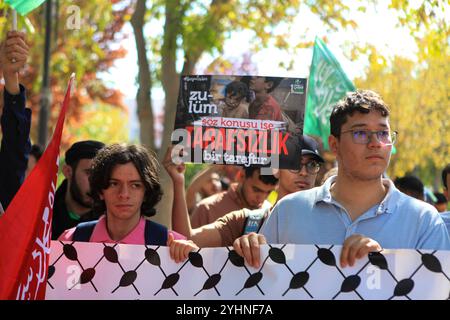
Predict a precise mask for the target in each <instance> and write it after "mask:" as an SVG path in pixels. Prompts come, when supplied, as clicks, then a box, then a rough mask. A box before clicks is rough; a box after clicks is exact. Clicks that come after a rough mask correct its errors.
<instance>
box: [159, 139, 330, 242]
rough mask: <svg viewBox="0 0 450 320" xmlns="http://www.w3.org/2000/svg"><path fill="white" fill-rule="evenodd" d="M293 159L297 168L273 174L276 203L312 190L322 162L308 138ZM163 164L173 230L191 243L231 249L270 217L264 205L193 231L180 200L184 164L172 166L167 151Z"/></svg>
mask: <svg viewBox="0 0 450 320" xmlns="http://www.w3.org/2000/svg"><path fill="white" fill-rule="evenodd" d="M297 145H298V143H297ZM297 150H298V151H300V149H297ZM297 156H300V157H301V162H300V167H299V168H298V169H295V170H289V169H280V170H279V171H278V173H277V174H276V175H277V176H278V177H279V185H278V189H277V191H278V197H277V200H280V199H282V198H283V197H284V196H286V195H288V194H291V193H294V192H298V191H303V190H308V189H311V188H313V187H314V183H315V181H316V177H317V173H318V172H319V170H320V165H321V163H323V162H324V160H323V158H322V157H321V156H320V154H319V151H318V144H317V142H316V141H315V140H314V139H313V138H311V137H308V136H303V144H302V149H301V155H298V153H297ZM297 162H298V160H297ZM164 165H165V168H166V170H167V172H168V173H169V175H170V176H171V178H172V181H173V185H174V194H175V196H174V198H175V200H174V206H173V210H172V225H173V228H174V230H175V231H177V232H180V233H182V234H184V235H185V236H187V238H188V239H190V240H192V241H194V243H195V244H196V245H198V246H199V247H225V246H231V245H233V242H234V240H235V239H237V238H238V237H240V236H241V235H242V234H248V233H250V232H257V231H258V230H259V229H260V227H261V225H262V223H263V222H264V220H265V219H266V218H267V217H268V216H269V215H270V211H271V209H272V208H271V207H267V206H266V207H264V208H260V209H255V210H249V209H240V210H236V211H231V212H229V213H227V214H225V215H224V216H222V217H220V218H218V219H217V220H216V221H214V222H212V223H209V224H206V225H203V226H201V227H199V228H195V229H193V228H192V227H191V224H190V221H189V216H188V213H187V207H186V204H185V203H186V201H185V200H184V199H185V197H184V193H185V192H184V170H185V168H184V164H179V165H175V164H174V163H173V162H172V160H171V159H170V152H169V153H168V154H167V155H166V160H165V162H164Z"/></svg>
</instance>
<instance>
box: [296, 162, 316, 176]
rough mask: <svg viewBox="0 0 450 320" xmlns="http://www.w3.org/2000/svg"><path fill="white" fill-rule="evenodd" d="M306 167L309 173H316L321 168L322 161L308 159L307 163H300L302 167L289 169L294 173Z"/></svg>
mask: <svg viewBox="0 0 450 320" xmlns="http://www.w3.org/2000/svg"><path fill="white" fill-rule="evenodd" d="M303 167H305V168H306V172H308V173H309V174H316V173H317V172H319V170H320V163H318V162H317V161H308V162H307V163H300V168H298V169H289V171H290V172H292V173H300V172H301V171H302V169H303Z"/></svg>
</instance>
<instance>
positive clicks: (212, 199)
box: [197, 191, 227, 207]
mask: <svg viewBox="0 0 450 320" xmlns="http://www.w3.org/2000/svg"><path fill="white" fill-rule="evenodd" d="M226 193H227V191H222V192H219V193H216V194H213V195H211V196H209V197H207V198H204V199H202V200H201V201H200V202H199V203H198V204H197V207H209V206H211V205H214V204H216V203H217V202H219V201H221V200H222V199H223V197H224V196H225V195H226Z"/></svg>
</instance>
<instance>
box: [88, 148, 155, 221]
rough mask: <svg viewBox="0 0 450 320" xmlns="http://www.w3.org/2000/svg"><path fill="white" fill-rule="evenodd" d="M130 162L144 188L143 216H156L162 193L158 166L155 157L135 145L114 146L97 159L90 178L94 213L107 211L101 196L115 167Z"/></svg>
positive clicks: (97, 156) (98, 154)
mask: <svg viewBox="0 0 450 320" xmlns="http://www.w3.org/2000/svg"><path fill="white" fill-rule="evenodd" d="M130 162H131V163H133V164H134V166H135V167H136V170H137V171H138V172H139V175H140V176H141V179H142V181H143V183H144V186H145V195H144V202H143V203H142V206H141V215H144V216H146V217H151V216H153V215H155V213H156V212H155V209H154V206H155V205H156V204H157V203H158V202H159V201H160V200H161V197H162V194H163V192H162V190H161V184H160V181H159V165H158V162H157V160H156V158H155V156H154V155H153V154H150V153H149V152H148V151H147V149H145V148H144V147H142V146H139V145H135V144H132V145H124V144H112V145H109V146H107V147H104V148H103V149H101V150H100V151H99V152H98V153H97V155H96V156H95V158H94V160H93V164H92V172H91V174H90V176H89V184H90V187H91V192H90V196H91V197H92V199H93V200H94V208H93V209H94V212H95V213H97V214H103V213H105V211H106V204H105V201H104V200H102V199H100V194H101V192H102V191H103V190H104V189H107V188H108V185H109V180H110V179H111V174H112V171H113V169H114V167H115V166H117V165H119V164H127V163H130Z"/></svg>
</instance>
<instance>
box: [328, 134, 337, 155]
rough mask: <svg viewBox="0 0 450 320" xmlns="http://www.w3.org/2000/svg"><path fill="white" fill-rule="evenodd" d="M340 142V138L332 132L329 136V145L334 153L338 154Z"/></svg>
mask: <svg viewBox="0 0 450 320" xmlns="http://www.w3.org/2000/svg"><path fill="white" fill-rule="evenodd" d="M338 144H339V139H338V138H336V137H335V136H333V135H332V134H330V135H329V136H328V145H329V146H330V151H331V152H333V154H334V155H335V156H336V155H337V150H338Z"/></svg>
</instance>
